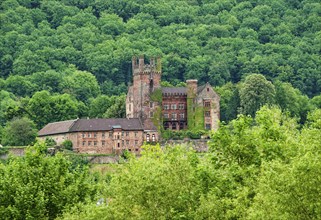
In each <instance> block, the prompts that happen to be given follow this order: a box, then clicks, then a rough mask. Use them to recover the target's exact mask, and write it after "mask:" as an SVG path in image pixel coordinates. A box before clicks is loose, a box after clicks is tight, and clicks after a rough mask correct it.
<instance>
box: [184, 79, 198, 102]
mask: <svg viewBox="0 0 321 220" xmlns="http://www.w3.org/2000/svg"><path fill="white" fill-rule="evenodd" d="M186 84H187V98H195V97H196V93H197V79H189V80H186Z"/></svg>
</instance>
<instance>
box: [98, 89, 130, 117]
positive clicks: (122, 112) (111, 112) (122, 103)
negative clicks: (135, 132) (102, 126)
mask: <svg viewBox="0 0 321 220" xmlns="http://www.w3.org/2000/svg"><path fill="white" fill-rule="evenodd" d="M125 116H126V95H125V94H122V95H120V96H117V97H115V98H114V100H113V101H112V105H111V106H110V107H109V108H108V109H107V110H106V112H105V113H104V114H103V117H104V118H124V117H125Z"/></svg>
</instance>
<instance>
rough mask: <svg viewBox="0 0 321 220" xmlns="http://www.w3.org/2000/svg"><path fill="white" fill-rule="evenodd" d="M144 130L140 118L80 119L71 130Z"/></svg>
mask: <svg viewBox="0 0 321 220" xmlns="http://www.w3.org/2000/svg"><path fill="white" fill-rule="evenodd" d="M115 128H117V129H122V130H128V131H129V130H131V131H132V130H137V131H138V130H144V129H143V126H142V124H141V122H140V120H139V119H138V118H97V119H79V120H78V121H77V122H76V123H75V124H74V125H73V126H72V127H71V129H70V131H71V132H76V131H110V130H113V129H115Z"/></svg>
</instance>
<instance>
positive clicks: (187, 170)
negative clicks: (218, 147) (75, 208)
mask: <svg viewBox="0 0 321 220" xmlns="http://www.w3.org/2000/svg"><path fill="white" fill-rule="evenodd" d="M197 164H198V158H197V156H196V154H195V152H192V151H188V150H186V149H185V148H184V147H173V148H167V149H165V150H162V149H161V148H160V147H159V145H145V146H144V151H143V153H142V156H141V157H140V158H139V159H131V160H129V162H128V163H127V164H124V167H123V169H122V170H121V171H120V172H117V173H115V174H114V175H113V176H112V179H111V182H110V185H109V186H108V191H107V192H109V193H108V197H109V198H110V199H107V201H108V206H102V207H101V208H99V210H97V211H94V212H88V210H96V208H94V207H92V208H89V209H88V207H87V211H86V209H84V212H83V213H80V214H78V215H79V216H82V218H85V219H86V218H87V219H88V218H91V219H155V218H164V219H165V218H166V219H178V218H183V219H193V217H194V214H195V211H194V210H195V208H196V207H197V205H198V204H199V202H198V198H199V197H200V190H199V187H198V185H199V180H198V178H197V172H195V171H196V166H197ZM79 216H78V218H79ZM66 218H68V219H69V218H70V216H68V215H67V216H66ZM71 219H72V218H71Z"/></svg>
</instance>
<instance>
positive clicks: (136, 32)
mask: <svg viewBox="0 0 321 220" xmlns="http://www.w3.org/2000/svg"><path fill="white" fill-rule="evenodd" d="M319 11H320V3H319V2H318V1H302V2H300V1H293V2H289V1H281V0H274V1H270V2H267V1H257V2H253V1H230V0H222V1H215V2H210V1H205V2H204V1H185V0H178V1H176V0H168V1H166V2H164V1H159V2H154V1H151V0H146V1H142V2H139V3H137V2H135V1H132V0H129V1H126V2H125V1H122V2H112V1H106V2H103V1H92V0H91V1H56V0H53V1H49V2H48V1H44V0H39V1H12V0H5V1H2V3H1V21H3V22H2V25H1V27H0V33H1V36H2V37H1V39H0V47H1V50H0V69H1V72H0V88H1V90H6V91H9V92H11V93H13V94H14V95H15V96H16V97H17V98H16V97H15V98H14V99H13V100H14V101H15V102H16V104H17V105H14V108H10V109H11V110H10V111H11V112H10V113H9V112H6V111H5V114H6V115H5V114H0V120H1V124H2V125H3V124H4V123H5V122H6V121H8V120H11V119H12V118H13V117H23V116H27V117H30V116H28V109H27V107H26V106H25V105H24V104H25V103H22V101H21V100H19V98H20V97H27V98H29V97H32V96H33V95H34V94H35V93H36V92H37V91H43V90H47V91H49V92H50V94H52V95H58V94H64V93H67V94H69V95H71V97H72V98H73V99H74V98H76V100H77V101H78V102H79V106H80V109H79V112H80V115H77V116H78V117H82V116H89V115H90V117H101V116H99V115H102V114H103V113H101V112H98V115H94V113H93V112H90V113H89V112H88V109H87V108H86V106H85V105H84V104H82V103H86V104H89V103H90V100H91V99H95V98H96V97H98V96H99V94H100V93H101V94H104V95H108V96H111V95H117V96H118V95H120V94H122V93H125V92H126V91H127V87H128V85H129V84H130V81H131V80H132V73H131V68H132V66H131V57H132V56H133V55H135V54H146V55H147V56H148V57H151V56H154V57H155V56H161V57H162V64H161V65H157V70H159V71H160V67H161V66H162V79H163V82H162V86H172V85H176V86H184V81H185V80H186V79H193V78H194V79H198V80H199V83H200V84H204V83H205V82H207V81H208V82H209V83H211V84H212V85H213V86H215V87H221V89H219V90H221V91H219V93H220V94H221V96H222V99H221V102H222V103H221V107H222V109H221V110H222V111H221V119H222V120H223V121H226V122H228V121H230V120H232V119H234V118H236V115H237V114H236V113H237V110H238V108H239V107H240V103H239V102H240V100H239V97H238V88H235V86H234V85H235V84H236V83H238V82H240V81H241V80H242V79H244V78H246V76H248V74H249V73H255V74H262V75H264V77H266V79H268V80H271V81H273V82H276V81H280V82H287V83H291V85H292V86H293V88H294V90H292V89H290V91H289V92H288V93H287V92H286V93H282V90H283V89H286V87H287V86H285V85H281V86H280V87H279V88H276V93H277V94H276V101H277V104H279V105H280V106H281V108H282V109H284V108H286V109H288V111H289V112H290V113H291V114H292V115H294V116H296V117H300V118H301V121H300V122H301V123H303V122H304V120H305V117H306V112H307V109H306V108H305V107H304V103H305V102H306V97H305V95H306V96H308V97H309V98H312V97H314V96H318V95H319V94H320V92H321V62H320V59H319V53H320V51H319V50H318V48H320V46H321V34H320V30H321V27H320V25H319V23H320V22H319V21H320V18H319V16H318V15H319V14H320V12H319ZM173 39H175V40H173ZM165 80H166V81H165ZM228 82H231V83H233V86H232V85H231V84H227V86H224V85H225V84H226V83H228ZM275 86H276V87H278V85H275ZM237 87H238V86H237ZM241 87H242V86H240V88H241ZM229 89H231V90H229ZM295 89H298V90H299V91H300V92H301V93H302V95H303V96H301V95H300V94H299V93H298V91H297V90H295ZM56 93H57V94H56ZM247 94H248V93H247ZM241 96H242V97H243V98H244V96H243V95H241ZM291 97H293V98H295V100H298V101H299V102H298V103H299V104H295V105H293V106H289V105H288V103H287V100H291ZM0 100H1V99H0ZM243 101H244V100H243ZM243 101H242V103H241V111H240V112H241V113H247V111H248V109H246V106H249V105H250V104H246V103H247V102H246V103H243ZM279 101H280V103H279ZM283 101H284V103H282V102H283ZM0 102H1V101H0ZM11 104H12V103H11ZM17 106H18V107H17ZM260 106H261V105H258V106H257V107H256V108H255V109H253V110H252V112H251V113H250V114H251V115H252V116H254V115H253V113H254V112H255V111H256V110H258V108H259V107H260ZM10 107H12V106H11V105H10ZM301 107H302V108H303V109H298V108H301ZM312 108H313V106H312ZM0 111H1V113H2V109H1V107H0ZM105 111H106V110H105ZM67 114H69V113H68V112H67V113H66V114H65V117H60V118H64V119H66V118H68V119H69V118H74V115H75V114H74V113H70V114H71V115H70V116H67ZM111 115H114V114H111ZM108 117H109V116H108ZM3 118H4V119H3ZM33 120H35V119H34V118H33ZM56 120H57V118H55V117H52V116H48V117H47V120H46V123H47V122H48V121H56ZM58 120H61V119H58ZM35 122H36V123H37V127H38V128H40V127H42V126H43V125H44V124H43V123H44V122H43V121H40V120H38V119H37V120H35Z"/></svg>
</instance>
